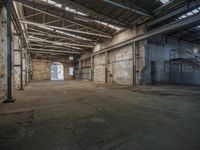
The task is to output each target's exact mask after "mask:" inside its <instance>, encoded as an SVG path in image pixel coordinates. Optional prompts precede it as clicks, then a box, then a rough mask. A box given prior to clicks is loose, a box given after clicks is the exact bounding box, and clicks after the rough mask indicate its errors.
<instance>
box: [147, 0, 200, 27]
mask: <svg viewBox="0 0 200 150" xmlns="http://www.w3.org/2000/svg"><path fill="white" fill-rule="evenodd" d="M198 6H200V1H199V0H198V1H194V2H190V4H189V5H184V6H182V7H181V8H178V9H176V10H174V11H172V12H170V13H168V14H166V15H163V16H157V17H156V18H154V19H153V20H151V21H149V23H147V24H146V27H150V26H152V25H154V24H156V23H159V22H161V21H164V20H166V19H169V18H171V17H173V16H176V15H178V14H181V13H182V12H185V11H189V10H191V9H193V8H195V7H198Z"/></svg>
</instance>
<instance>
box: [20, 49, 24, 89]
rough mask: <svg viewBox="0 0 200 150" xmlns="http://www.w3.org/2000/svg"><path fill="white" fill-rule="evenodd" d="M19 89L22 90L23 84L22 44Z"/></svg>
mask: <svg viewBox="0 0 200 150" xmlns="http://www.w3.org/2000/svg"><path fill="white" fill-rule="evenodd" d="M20 49H21V51H20V89H19V90H24V85H23V49H22V46H20Z"/></svg>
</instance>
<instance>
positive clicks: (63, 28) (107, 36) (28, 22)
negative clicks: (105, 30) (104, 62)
mask: <svg viewBox="0 0 200 150" xmlns="http://www.w3.org/2000/svg"><path fill="white" fill-rule="evenodd" d="M20 22H21V23H24V24H30V25H33V26H37V27H40V26H43V27H47V28H52V29H57V30H64V31H68V32H73V33H81V34H86V35H93V36H100V37H104V38H112V36H110V35H104V34H99V33H92V32H86V31H81V30H75V29H71V28H65V27H60V26H52V25H46V24H42V23H36V22H32V21H26V20H21V21H20Z"/></svg>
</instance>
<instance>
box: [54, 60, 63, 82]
mask: <svg viewBox="0 0 200 150" xmlns="http://www.w3.org/2000/svg"><path fill="white" fill-rule="evenodd" d="M51 80H64V67H63V65H62V64H61V63H59V62H54V63H53V64H52V65H51Z"/></svg>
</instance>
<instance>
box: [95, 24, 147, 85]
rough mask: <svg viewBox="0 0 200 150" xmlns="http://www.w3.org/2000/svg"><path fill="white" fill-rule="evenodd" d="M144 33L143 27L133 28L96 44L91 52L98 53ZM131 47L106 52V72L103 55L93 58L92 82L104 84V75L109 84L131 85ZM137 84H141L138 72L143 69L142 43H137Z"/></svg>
mask: <svg viewBox="0 0 200 150" xmlns="http://www.w3.org/2000/svg"><path fill="white" fill-rule="evenodd" d="M143 32H144V27H143V26H140V27H136V26H135V27H134V28H133V29H128V30H125V31H123V32H121V33H119V34H117V35H115V36H114V37H113V38H112V39H108V40H106V41H104V42H103V43H101V44H97V45H96V46H95V48H94V51H93V52H97V51H100V50H101V49H103V48H107V47H110V46H112V45H115V44H118V43H120V42H123V41H126V40H128V39H130V38H132V37H135V36H137V35H139V34H141V33H143ZM132 50H133V45H132V44H130V45H126V46H124V47H120V48H117V49H113V50H112V51H109V52H108V58H107V60H108V62H107V63H108V70H107V72H106V68H105V64H106V62H105V61H106V58H105V53H103V54H99V55H96V56H94V68H93V70H94V81H95V82H102V83H105V82H106V81H105V80H106V74H107V81H108V83H110V84H124V85H132V83H133V51H132ZM137 54H138V55H137V62H138V63H137V71H138V73H137V74H136V76H137V77H136V80H137V84H141V81H140V80H141V76H140V72H142V70H143V67H144V64H145V63H144V61H145V60H144V58H145V57H144V54H145V53H144V41H140V42H137Z"/></svg>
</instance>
